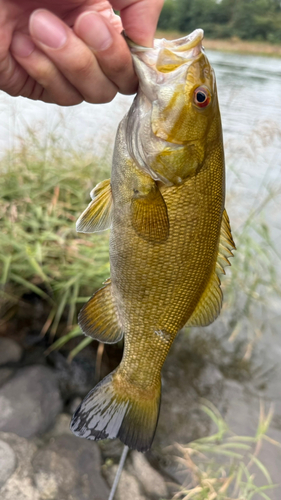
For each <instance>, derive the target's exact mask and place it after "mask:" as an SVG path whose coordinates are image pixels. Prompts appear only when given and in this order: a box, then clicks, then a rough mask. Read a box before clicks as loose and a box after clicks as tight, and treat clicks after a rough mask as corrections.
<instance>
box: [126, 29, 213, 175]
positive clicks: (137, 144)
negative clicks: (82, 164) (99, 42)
mask: <svg viewBox="0 0 281 500" xmlns="http://www.w3.org/2000/svg"><path fill="white" fill-rule="evenodd" d="M203 35H204V33H203V30H201V29H197V30H195V31H194V32H193V33H191V34H190V35H188V36H186V37H183V38H180V39H178V40H172V41H171V40H165V39H162V40H155V41H154V47H153V48H145V47H140V46H137V45H135V44H134V43H132V42H129V45H130V47H131V53H132V57H133V61H134V65H135V70H136V73H137V75H138V77H139V91H138V94H137V98H136V100H135V103H134V106H133V107H132V110H131V112H130V113H129V119H128V125H129V126H128V134H127V137H128V146H129V151H130V153H131V155H132V156H133V158H134V160H135V161H137V163H138V165H139V166H140V167H141V168H143V169H144V170H146V171H147V172H148V173H149V174H150V175H151V176H152V177H153V178H154V179H155V180H160V181H162V182H164V183H165V184H180V183H181V182H182V181H183V180H184V179H186V178H187V177H189V176H191V175H194V173H196V171H197V170H198V168H200V166H202V164H203V162H204V158H205V156H206V154H207V150H208V147H207V144H208V143H209V142H210V141H213V140H215V139H218V138H221V123H220V114H219V106H218V100H217V91H216V82H215V75H214V71H213V69H212V67H211V65H210V63H209V61H208V59H207V57H206V54H205V52H204V49H203V47H202V40H203ZM215 136H216V137H215Z"/></svg>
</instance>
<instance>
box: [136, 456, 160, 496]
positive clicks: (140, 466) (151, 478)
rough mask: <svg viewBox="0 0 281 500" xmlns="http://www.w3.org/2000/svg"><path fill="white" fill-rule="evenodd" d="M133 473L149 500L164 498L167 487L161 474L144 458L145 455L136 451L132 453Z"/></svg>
mask: <svg viewBox="0 0 281 500" xmlns="http://www.w3.org/2000/svg"><path fill="white" fill-rule="evenodd" d="M131 459H132V463H133V473H134V474H135V475H136V477H137V479H138V481H140V482H141V484H142V487H143V489H144V491H145V492H146V493H147V495H149V496H150V497H151V498H155V499H159V498H166V497H167V495H168V490H167V486H166V484H165V481H164V479H163V477H162V476H161V474H159V472H157V471H156V470H155V469H154V468H153V467H151V465H150V463H149V462H148V461H147V459H146V458H145V455H143V454H142V453H139V452H137V451H134V452H132V454H131Z"/></svg>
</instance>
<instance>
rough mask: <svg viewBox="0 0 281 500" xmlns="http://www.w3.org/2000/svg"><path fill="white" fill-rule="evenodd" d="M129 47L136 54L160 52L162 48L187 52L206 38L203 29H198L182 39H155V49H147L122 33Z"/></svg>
mask: <svg viewBox="0 0 281 500" xmlns="http://www.w3.org/2000/svg"><path fill="white" fill-rule="evenodd" d="M122 34H123V36H124V38H125V40H126V42H127V44H128V46H129V47H130V50H131V52H132V53H133V54H134V53H136V52H149V51H154V50H159V49H160V48H167V49H170V50H171V49H173V50H174V51H176V52H185V51H189V50H191V49H193V48H194V47H196V46H197V45H198V44H199V43H200V42H202V40H203V38H204V31H203V30H202V29H201V28H198V29H196V30H194V31H192V33H190V34H189V35H186V36H184V37H181V38H177V39H176V40H166V39H165V38H162V39H155V40H154V45H153V47H145V46H143V45H138V44H137V43H135V42H134V41H133V40H131V39H130V38H129V37H128V36H127V35H126V33H125V31H123V32H122Z"/></svg>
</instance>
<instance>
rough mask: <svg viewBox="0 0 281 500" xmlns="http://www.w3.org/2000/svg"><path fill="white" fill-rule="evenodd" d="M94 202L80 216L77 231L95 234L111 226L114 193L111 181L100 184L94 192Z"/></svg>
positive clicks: (92, 192) (107, 180) (92, 196)
mask: <svg viewBox="0 0 281 500" xmlns="http://www.w3.org/2000/svg"><path fill="white" fill-rule="evenodd" d="M91 198H92V200H93V201H91V203H90V204H89V205H88V207H87V208H86V210H84V212H83V213H82V214H81V215H80V217H79V219H78V221H77V223H76V229H77V231H78V232H79V233H95V232H97V231H104V230H105V229H109V228H110V225H111V211H112V193H111V186H110V179H106V180H105V181H102V182H100V183H99V184H98V185H97V186H96V187H95V188H94V189H93V190H92V191H91Z"/></svg>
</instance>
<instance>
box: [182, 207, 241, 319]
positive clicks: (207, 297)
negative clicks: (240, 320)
mask: <svg viewBox="0 0 281 500" xmlns="http://www.w3.org/2000/svg"><path fill="white" fill-rule="evenodd" d="M232 250H235V243H234V241H233V239H232V234H231V229H230V224H229V218H228V215H227V212H226V210H224V212H223V217H222V225H221V232H220V241H219V249H218V254H217V261H216V267H215V270H214V271H213V272H212V275H211V278H210V281H209V283H208V285H207V287H206V289H205V290H204V292H203V294H202V296H201V298H200V300H199V302H198V304H197V306H196V308H195V310H194V312H193V314H192V315H191V317H190V318H189V320H188V322H187V326H207V325H209V324H210V323H212V322H213V321H215V319H216V318H217V317H218V315H219V313H220V310H221V306H222V291H221V287H220V284H221V282H220V279H219V277H218V274H221V273H223V274H225V271H224V268H225V267H226V266H230V262H229V260H228V258H229V257H233V253H232Z"/></svg>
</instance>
